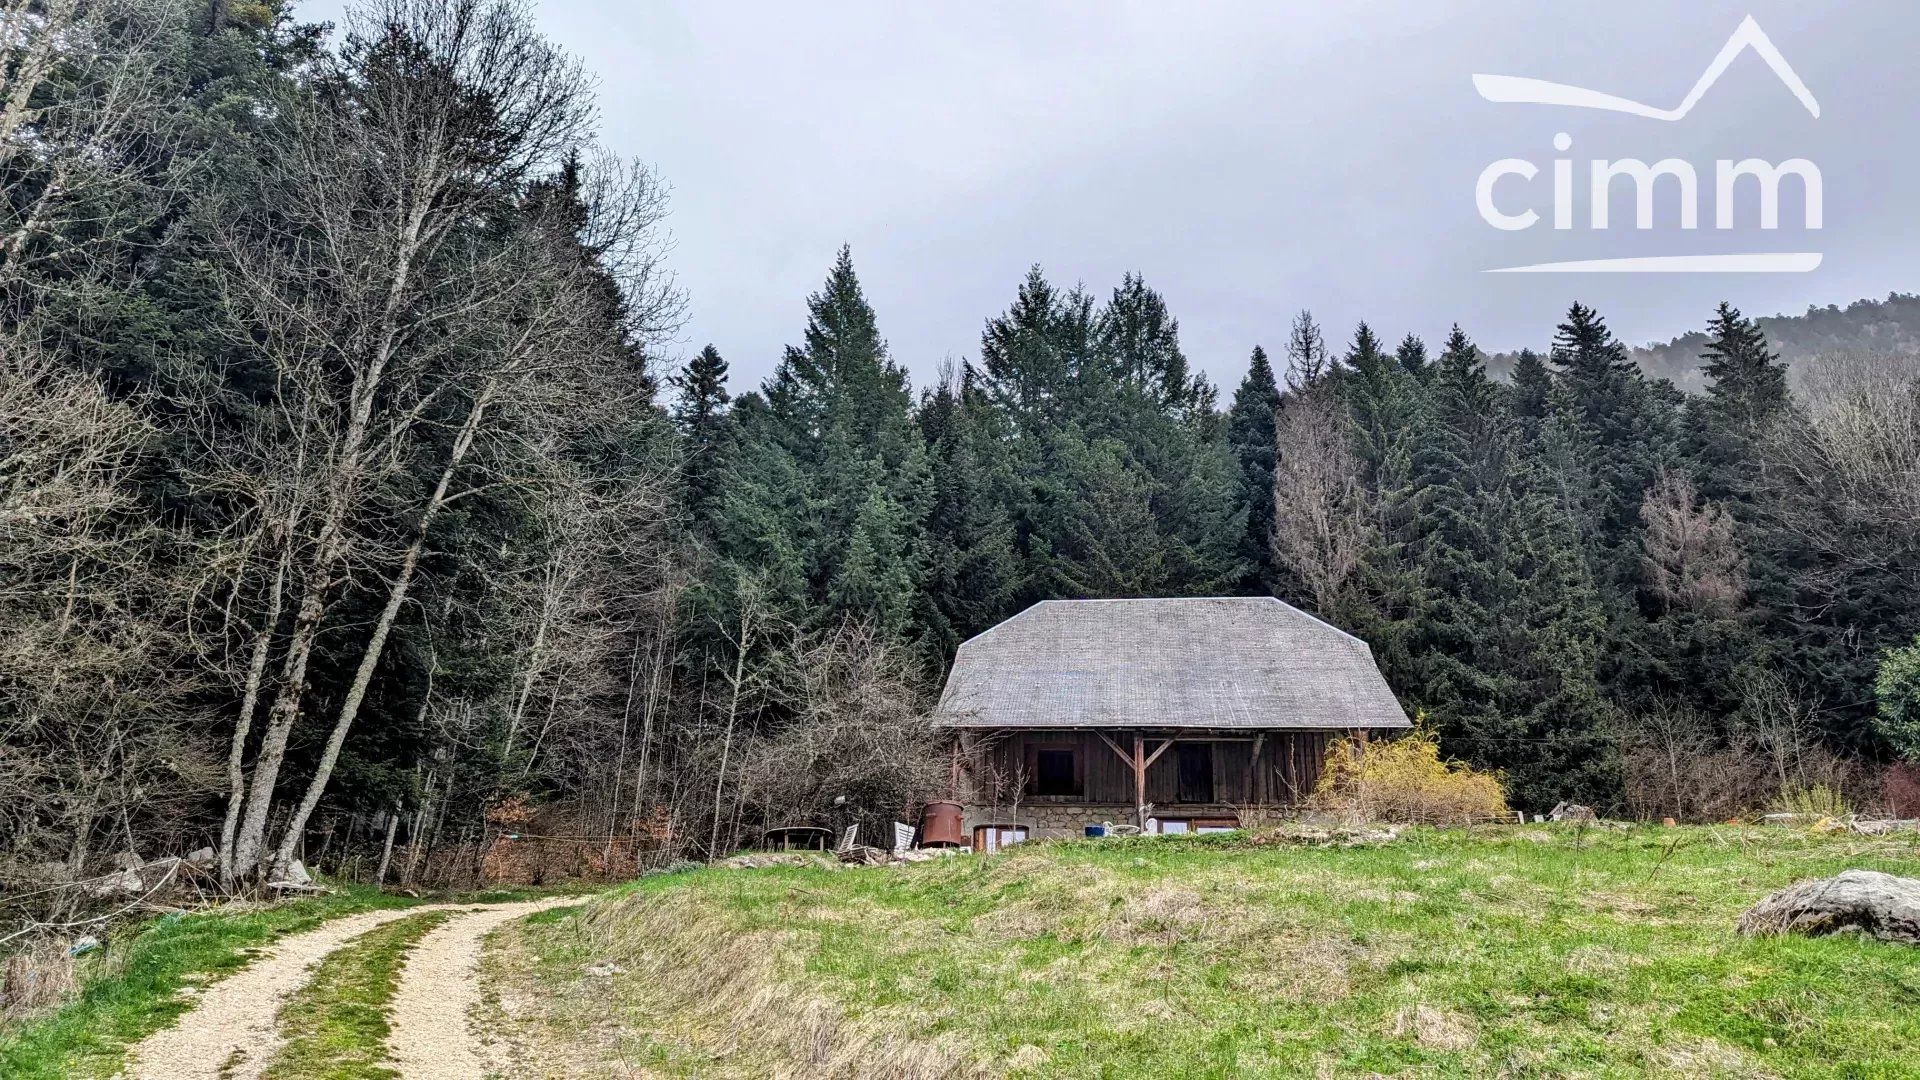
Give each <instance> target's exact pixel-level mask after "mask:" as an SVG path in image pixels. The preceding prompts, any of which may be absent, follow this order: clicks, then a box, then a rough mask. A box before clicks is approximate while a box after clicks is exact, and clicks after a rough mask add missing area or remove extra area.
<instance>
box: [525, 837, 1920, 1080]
mask: <svg viewBox="0 0 1920 1080" xmlns="http://www.w3.org/2000/svg"><path fill="white" fill-rule="evenodd" d="M1849 866H1866V867H1872V868H1877V869H1883V870H1887V871H1889V872H1893V873H1899V874H1906V875H1911V876H1920V848H1916V845H1915V842H1914V840H1913V839H1912V838H1905V839H1899V840H1886V839H1880V840H1868V839H1863V838H1860V837H1835V838H1825V837H1816V836H1811V835H1807V834H1803V833H1795V832H1789V831H1786V830H1781V829H1750V830H1741V829H1737V828H1728V827H1713V828H1685V829H1657V828H1636V829H1631V830H1611V829H1597V828H1594V829H1577V828H1571V827H1565V828H1562V827H1527V828H1503V829H1498V830H1491V831H1489V830H1480V831H1478V832H1477V833H1475V834H1467V833H1463V832H1460V831H1421V832H1418V833H1415V834H1412V835H1410V836H1409V837H1407V838H1405V839H1402V840H1400V841H1397V842H1393V843H1388V844H1380V845H1375V846H1364V847H1349V848H1335V847H1304V846H1298V845H1292V844H1258V843H1254V842H1252V841H1251V840H1249V839H1248V838H1243V837H1235V836H1222V837H1194V838H1155V839H1141V840H1109V841H1102V842H1090V843H1086V842H1082V843H1060V844H1034V845H1028V846H1026V847H1023V848H1019V849H1015V850H1014V851H1012V852H1010V853H1008V854H1006V855H1004V856H1000V857H994V858H973V857H959V858H955V859H953V860H949V861H945V862H942V863H936V864H923V865H920V866H915V867H911V868H908V869H905V870H888V869H874V870H843V871H834V870H826V869H813V868H778V869H769V870H760V871H717V870H708V871H699V872H695V873H689V874H683V875H673V876H668V877H662V878H656V879H650V880H647V881H645V882H642V883H639V884H637V885H635V886H633V887H630V888H628V889H626V890H624V891H623V892H621V893H619V894H617V895H612V896H609V897H608V898H605V899H603V900H601V901H597V902H595V903H593V904H590V905H588V906H587V907H586V908H585V909H584V910H583V912H582V913H581V914H579V915H578V916H571V917H569V916H565V915H555V916H553V917H551V918H549V919H547V920H544V921H541V922H536V923H530V924H529V925H527V926H525V927H523V928H521V929H519V930H517V931H516V933H517V934H518V935H519V937H520V939H521V951H520V961H519V962H520V964H521V969H520V970H519V971H517V972H508V973H507V975H508V976H509V977H512V978H517V979H519V980H521V982H522V984H523V986H526V987H533V988H537V990H545V991H555V992H557V996H554V997H553V998H552V999H551V1000H550V1001H549V1002H548V1003H547V1004H545V1005H543V1006H542V1008H543V1009H544V1010H545V1016H546V1017H547V1019H548V1021H549V1022H550V1023H551V1024H552V1025H553V1026H554V1029H555V1030H556V1031H560V1030H564V1029H565V1028H566V1027H567V1026H568V1025H577V1023H578V1022H579V1020H580V1018H581V1016H583V1015H590V1014H592V1013H593V1012H597V1013H598V1014H600V1015H604V1014H605V1013H607V1012H608V1011H612V1012H613V1014H614V1015H616V1016H617V1017H619V1018H620V1020H621V1022H622V1023H623V1024H624V1025H625V1028H626V1032H625V1036H624V1038H622V1039H621V1040H619V1042H618V1045H617V1046H615V1047H614V1048H613V1049H612V1050H611V1051H610V1053H613V1054H617V1055H618V1056H620V1057H622V1058H623V1059H624V1060H626V1061H627V1062H629V1063H632V1062H636V1061H637V1062H641V1063H645V1064H648V1065H650V1066H651V1067H653V1068H655V1069H657V1070H659V1071H662V1072H667V1073H686V1074H694V1073H711V1072H714V1071H738V1072H740V1073H743V1074H753V1073H756V1072H767V1071H779V1070H781V1069H783V1068H784V1069H787V1070H798V1071H802V1072H804V1071H805V1066H806V1065H807V1064H808V1057H807V1055H816V1057H815V1060H816V1061H817V1060H819V1059H818V1057H817V1055H821V1054H825V1055H827V1056H828V1057H833V1056H834V1055H841V1057H840V1058H837V1059H836V1060H846V1061H853V1062H856V1063H859V1064H864V1065H869V1066H870V1065H873V1064H875V1061H874V1059H873V1057H872V1055H874V1054H884V1055H890V1056H889V1057H887V1059H886V1062H885V1063H886V1064H887V1065H888V1066H889V1067H890V1068H892V1069H893V1070H894V1073H893V1074H895V1075H905V1076H920V1075H924V1076H935V1075H954V1074H963V1073H968V1072H978V1073H981V1074H989V1075H992V1074H1003V1073H1004V1074H1012V1075H1028V1076H1099V1077H1128V1076H1140V1077H1159V1076H1181V1077H1249V1076H1296V1075H1309V1076H1311V1075H1316V1074H1318V1075H1333V1076H1372V1075H1383V1076H1403V1075H1404V1076H1422V1077H1425V1076H1521V1077H1532V1076H1589V1077H1626V1076H1646V1075H1666V1076H1791V1077H1821V1078H1834V1080H1841V1078H1846V1080H1855V1078H1880V1077H1909V1076H1920V949H1912V948H1905V947H1901V946H1896V945H1889V944H1883V943H1880V942H1875V941H1871V940H1864V939H1861V938H1859V937H1854V936H1842V937H1830V938H1820V939H1805V938H1797V937H1796V938H1777V939H1748V938H1743V937H1741V936H1739V935H1738V934H1736V933H1735V932H1734V923H1735V920H1736V919H1737V918H1738V916H1739V914H1740V912H1741V911H1742V910H1743V909H1745V908H1746V907H1747V906H1749V905H1751V904H1752V903H1753V902H1754V901H1755V900H1757V899H1758V898H1759V897H1761V896H1762V895H1764V894H1765V893H1767V892H1769V891H1771V890H1772V889H1775V888H1778V887H1780V886H1783V885H1786V884H1788V883H1790V882H1792V881H1794V880H1798V879H1801V878H1807V877H1817V876H1826V875H1829V874H1832V873H1835V872H1838V871H1839V870H1841V869H1844V868H1846V867H1849ZM601 961H612V962H615V963H617V964H619V965H621V967H622V969H623V971H624V973H623V974H619V975H617V976H615V977H613V978H612V979H608V978H606V977H599V978H596V977H593V976H591V975H582V971H583V970H584V969H585V968H586V967H587V966H588V965H590V964H592V963H596V962H601ZM666 976H671V977H670V978H667V977H666ZM610 986H612V987H616V988H617V993H609V987H610ZM674 987H680V988H682V989H677V990H676V989H674ZM528 996H534V995H528ZM756 1001H757V1002H758V1003H759V1004H758V1005H749V1004H747V1003H748V1002H756ZM574 1030H577V1027H576V1028H574ZM863 1055H864V1056H863ZM916 1055H917V1056H916Z"/></svg>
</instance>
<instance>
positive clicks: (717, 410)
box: [673, 345, 731, 536]
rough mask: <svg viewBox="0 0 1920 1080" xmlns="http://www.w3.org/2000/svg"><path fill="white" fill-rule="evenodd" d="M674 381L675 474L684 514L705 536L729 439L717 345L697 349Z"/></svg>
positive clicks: (715, 505)
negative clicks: (678, 456)
mask: <svg viewBox="0 0 1920 1080" xmlns="http://www.w3.org/2000/svg"><path fill="white" fill-rule="evenodd" d="M674 385H675V388H676V389H677V391H678V396H677V398H676V400H675V402H674V406H673V419H674V423H675V424H676V425H677V426H678V427H679V429H680V436H681V441H682V445H683V447H684V449H683V454H682V464H681V469H680V475H681V484H682V487H683V490H684V492H685V496H684V497H685V501H686V508H687V514H688V517H689V518H690V520H691V523H692V526H693V528H694V531H695V532H696V533H697V534H699V535H702V536H710V534H711V530H712V524H713V516H714V514H715V513H716V511H717V510H718V507H719V500H720V488H721V480H722V477H723V476H724V474H725V472H726V467H727V460H726V459H727V453H728V449H729V444H730V443H731V438H730V429H729V425H728V422H727V403H728V401H729V400H731V398H730V397H729V395H728V393H727V362H726V361H725V360H724V359H722V358H721V356H720V350H718V349H716V348H714V347H713V346H712V345H708V346H707V347H706V348H704V349H701V350H700V353H699V355H698V356H695V357H694V358H693V359H692V360H691V361H689V362H688V364H687V366H686V370H685V371H683V372H682V373H681V375H680V377H679V378H677V379H675V380H674Z"/></svg>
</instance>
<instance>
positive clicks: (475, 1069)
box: [121, 898, 577, 1080]
mask: <svg viewBox="0 0 1920 1080" xmlns="http://www.w3.org/2000/svg"><path fill="white" fill-rule="evenodd" d="M568 902H570V901H568V900H567V899H564V898H555V899H549V900H538V901H532V902H528V903H522V904H497V905H488V906H481V905H469V904H431V905H424V906H421V907H411V908H399V909H395V910H390V911H369V912H364V913H362V914H359V915H348V916H345V917H343V918H339V919H334V920H332V921H330V922H327V923H325V924H323V925H322V926H320V927H318V928H317V929H314V930H309V931H307V932H306V933H304V934H295V935H293V936H291V937H287V938H283V939H281V940H280V941H278V942H276V943H275V944H274V945H272V946H270V947H269V948H267V949H265V950H263V951H262V953H261V954H260V956H259V957H258V958H257V959H255V960H254V962H253V963H252V964H249V965H248V966H247V967H246V968H244V969H242V970H241V971H239V972H237V973H236V974H234V975H232V976H230V977H228V978H226V979H223V980H221V981H220V982H217V983H214V984H213V985H212V986H210V987H208V988H207V990H206V992H205V993H204V994H202V995H201V996H200V1000H199V1002H198V1004H196V1005H195V1006H194V1008H193V1009H192V1010H190V1011H189V1012H187V1013H186V1014H185V1015H183V1016H181V1017H180V1019H179V1020H178V1021H177V1022H176V1023H175V1024H174V1026H172V1027H170V1028H166V1029H164V1030H162V1031H157V1032H155V1033H153V1034H152V1035H149V1036H148V1037H147V1038H145V1039H143V1040H141V1041H140V1042H139V1043H138V1044H137V1045H135V1046H134V1047H133V1049H132V1050H131V1051H130V1053H129V1054H128V1065H127V1067H126V1068H125V1069H124V1070H122V1072H121V1075H122V1076H123V1077H127V1078H129V1080H258V1077H259V1076H260V1074H261V1072H262V1071H263V1070H264V1069H265V1068H266V1067H267V1065H268V1063H270V1062H271V1061H272V1060H273V1056H274V1053H275V1051H277V1050H278V1049H279V1047H280V1045H281V1042H282V1040H281V1038H280V1035H279V1033H278V1031H277V1030H276V1024H275V1017H276V1016H277V1015H278V1013H279V1011H280V1006H281V1005H282V1004H284V1003H285V1002H286V999H287V998H288V996H289V995H291V994H292V993H293V992H294V991H296V990H298V989H299V988H300V987H301V986H303V985H305V984H306V981H307V979H308V977H309V976H310V975H311V974H312V970H313V967H314V965H315V964H317V963H319V962H320V961H321V960H322V959H323V958H325V957H326V956H327V954H329V953H331V952H333V951H334V950H335V949H338V948H340V947H341V946H343V945H346V944H347V943H349V942H351V941H352V940H353V939H355V938H357V937H359V936H360V935H361V934H364V933H366V932H367V931H369V930H372V929H373V928H375V927H377V926H381V925H384V924H386V923H390V922H393V921H394V920H396V919H404V918H406V917H408V916H409V915H418V914H420V913H422V912H427V911H446V910H453V911H465V912H468V914H464V915H455V916H454V917H453V918H451V919H449V920H448V921H447V922H446V923H444V924H443V925H441V926H439V927H437V928H435V929H434V930H432V931H431V932H429V933H428V934H427V935H426V936H425V937H424V938H422V939H421V940H420V942H419V943H418V944H417V945H416V946H415V947H414V950H413V951H412V952H411V953H410V954H409V956H408V959H407V961H406V967H405V969H404V971H403V972H402V975H401V983H400V988H399V991H398V992H397V993H396V994H395V997H394V1002H393V1019H392V1026H393V1034H392V1036H391V1038H390V1039H389V1046H390V1047H391V1048H392V1050H393V1052H394V1055H395V1057H396V1058H397V1059H398V1061H397V1063H398V1064H399V1067H400V1070H401V1075H402V1076H404V1077H408V1078H409V1080H411V1078H413V1077H416V1076H417V1077H421V1078H435V1077H460V1078H462V1080H475V1078H478V1077H481V1076H484V1075H485V1073H486V1068H485V1065H484V1062H485V1061H486V1056H485V1054H484V1051H483V1049H482V1048H481V1046H480V1045H479V1043H478V1040H477V1039H476V1038H475V1037H474V1034H473V1032H472V1031H471V1030H470V1029H469V1028H468V1025H467V1011H468V1010H469V1009H470V1008H471V1007H472V1006H473V1004H474V1003H475V1002H477V1001H478V1000H479V995H480V991H479V987H478V985H477V984H476V981H475V978H474V970H475V968H476V967H477V965H478V964H479V961H480V951H481V946H482V942H483V939H484V938H485V937H486V935H487V934H488V933H489V932H490V931H492V930H494V929H496V928H498V927H499V926H500V925H502V924H503V923H506V922H510V921H512V920H513V919H516V918H519V917H521V916H523V915H528V914H531V913H532V912H535V911H539V910H542V909H544V908H548V907H553V906H556V905H558V904H562V903H568ZM571 902H577V900H576V901H571Z"/></svg>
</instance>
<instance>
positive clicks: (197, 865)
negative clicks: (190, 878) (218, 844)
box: [187, 847, 219, 870]
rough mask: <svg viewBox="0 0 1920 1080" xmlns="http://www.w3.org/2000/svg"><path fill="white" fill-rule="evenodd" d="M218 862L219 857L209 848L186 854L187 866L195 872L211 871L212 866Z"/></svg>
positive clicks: (196, 849) (197, 849)
mask: <svg viewBox="0 0 1920 1080" xmlns="http://www.w3.org/2000/svg"><path fill="white" fill-rule="evenodd" d="M218 861H219V856H218V855H215V854H214V852H213V849H212V848H210V847H203V848H195V849H194V850H192V851H189V852H187V865H188V866H191V867H193V868H194V869H195V870H211V869H213V864H214V863H216V862H218Z"/></svg>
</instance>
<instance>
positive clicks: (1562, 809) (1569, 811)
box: [1547, 802, 1600, 822]
mask: <svg viewBox="0 0 1920 1080" xmlns="http://www.w3.org/2000/svg"><path fill="white" fill-rule="evenodd" d="M1547 820H1548V821H1585V822H1594V821H1598V820H1600V815H1598V814H1596V813H1594V812H1593V807H1591V806H1581V805H1580V804H1579V803H1575V802H1562V803H1560V804H1558V805H1557V806H1555V807H1554V808H1553V809H1552V810H1550V811H1548V812H1547Z"/></svg>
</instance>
